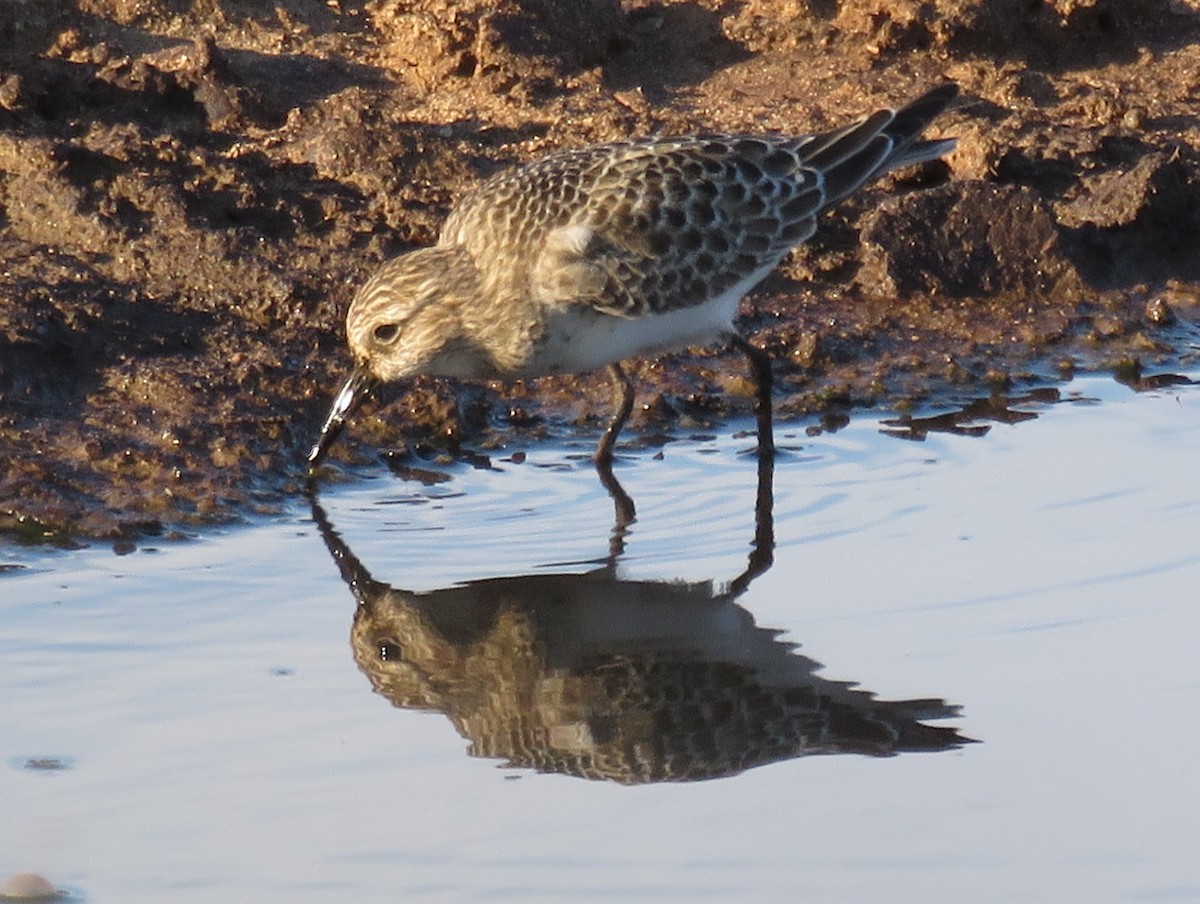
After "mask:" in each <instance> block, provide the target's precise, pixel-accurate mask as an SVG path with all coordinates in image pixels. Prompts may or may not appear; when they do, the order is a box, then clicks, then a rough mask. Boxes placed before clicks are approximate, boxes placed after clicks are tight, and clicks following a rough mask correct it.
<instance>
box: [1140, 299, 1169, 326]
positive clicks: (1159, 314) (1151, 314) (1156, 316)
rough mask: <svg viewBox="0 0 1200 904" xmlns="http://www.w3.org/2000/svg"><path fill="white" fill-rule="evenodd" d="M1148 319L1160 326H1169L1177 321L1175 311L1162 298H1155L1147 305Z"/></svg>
mask: <svg viewBox="0 0 1200 904" xmlns="http://www.w3.org/2000/svg"><path fill="white" fill-rule="evenodd" d="M1146 319H1147V320H1149V321H1150V322H1151V323H1156V324H1158V325H1159V326H1168V325H1169V324H1172V323H1174V322H1175V312H1174V311H1172V310H1171V306H1170V305H1169V304H1167V302H1166V301H1165V300H1164V299H1162V298H1155V299H1154V300H1153V301H1151V302H1150V303H1149V304H1147V305H1146Z"/></svg>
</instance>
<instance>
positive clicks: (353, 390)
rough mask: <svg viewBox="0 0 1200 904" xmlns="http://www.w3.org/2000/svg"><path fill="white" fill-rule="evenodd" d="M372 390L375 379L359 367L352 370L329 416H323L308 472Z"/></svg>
mask: <svg viewBox="0 0 1200 904" xmlns="http://www.w3.org/2000/svg"><path fill="white" fill-rule="evenodd" d="M374 388H375V378H374V377H373V376H371V375H370V374H369V373H367V372H366V371H365V370H363V369H362V368H361V367H356V368H354V372H353V373H352V374H350V376H349V377H347V378H346V382H345V383H343V384H342V388H341V389H340V390H339V391H338V394H337V397H336V398H334V400H333V404H332V405H331V406H330V407H329V414H327V415H326V416H325V423H324V424H322V425H321V433H320V435H319V436H318V437H317V441H316V443H315V444H314V445H313V447H312V449H310V450H309V453H308V469H309V470H310V471H311V470H313V469H314V468H316V467H317V466H318V465H319V464H320V463H321V462H322V461H323V460H324V458H325V456H326V454H327V453H328V452H329V449H330V447H331V446H332V445H333V443H334V441H335V440H336V439H337V438H338V436H339V435H341V432H342V428H343V427H344V426H345V425H346V418H348V417H349V416H350V415H352V414H353V413H354V412H355V411H357V410H358V408H359V406H360V405H362V403H363V402H364V401H365V400H366V399H367V397H368V396H370V395H371V390H372V389H374Z"/></svg>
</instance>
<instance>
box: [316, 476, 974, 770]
mask: <svg viewBox="0 0 1200 904" xmlns="http://www.w3.org/2000/svg"><path fill="white" fill-rule="evenodd" d="M771 467H772V466H771V462H770V457H763V458H760V464H759V486H758V494H757V497H756V536H755V541H754V545H753V552H752V553H751V555H750V558H749V562H748V564H747V567H746V569H745V571H744V572H743V573H742V574H741V575H739V576H737V577H736V578H734V579H733V580H732V581H730V582H729V583H728V584H718V583H716V582H714V581H701V582H692V583H689V582H682V581H649V580H626V579H623V578H622V577H621V576H620V575H619V574H618V567H617V560H618V557H619V555H620V549H621V543H620V542H619V538H620V537H623V536H624V531H625V528H626V527H627V525H625V524H622V523H621V516H620V512H619V510H618V525H617V529H616V531H614V536H615V537H617V538H618V542H617V543H616V544H614V545H613V546H612V547H611V548H610V552H609V555H608V556H607V558H606V559H605V560H604V564H603V565H602V566H601V567H597V568H593V569H592V570H589V571H585V572H582V573H577V574H534V575H527V576H520V577H501V578H492V579H487V580H474V581H468V582H464V583H461V584H456V585H453V586H450V587H446V588H444V589H439V590H433V591H429V592H421V593H416V592H411V591H408V590H404V589H402V588H399V587H392V586H389V585H387V584H384V583H382V582H380V581H377V580H375V579H374V578H373V577H372V576H371V574H370V572H369V571H368V570H367V568H366V567H365V566H364V565H363V563H362V562H361V561H360V560H359V559H358V558H357V557H356V556H355V555H354V553H353V552H352V551H351V550H350V548H349V547H348V546H347V545H346V543H345V542H344V541H343V540H342V539H341V537H340V536H339V535H338V534H337V532H336V531H335V530H334V529H333V527H332V525H331V524H330V521H329V519H328V517H327V515H326V513H325V511H324V510H323V509H322V507H321V506H320V505H319V504H318V503H317V502H316V500H315V498H313V500H312V511H313V518H314V520H315V521H316V523H317V525H318V527H319V528H320V531H321V534H322V537H323V538H324V540H325V543H326V545H327V546H328V548H329V551H330V552H331V553H332V555H333V558H334V561H335V562H336V563H337V566H338V569H339V570H340V571H341V574H342V577H343V579H344V580H345V581H346V584H347V585H348V586H349V588H350V590H351V592H352V593H353V595H354V598H355V600H356V601H357V603H358V606H357V609H356V611H355V614H354V623H353V628H352V631H351V645H352V647H353V651H354V657H355V660H356V661H357V663H358V666H359V668H360V669H361V670H362V672H363V673H364V674H365V675H366V676H367V678H368V679H369V680H370V682H371V685H372V687H373V688H374V690H375V691H376V692H377V693H379V694H382V695H383V696H385V697H386V698H388V699H389V700H391V701H392V703H393V704H395V705H396V706H399V707H403V708H405V709H421V710H432V711H436V712H440V713H443V714H444V715H445V716H446V717H447V718H449V719H450V721H451V722H452V723H453V724H454V727H455V729H457V731H458V732H459V734H461V735H462V736H463V737H464V738H465V739H466V740H467V741H468V742H469V753H470V754H471V755H472V756H478V757H488V758H495V759H499V760H503V761H504V762H505V764H506V765H508V766H510V767H519V768H525V769H533V770H537V771H539V772H556V773H562V774H565V775H573V776H578V777H582V778H589V779H600V780H606V781H613V782H620V783H623V784H644V783H648V782H663V781H695V780H701V779H711V778H718V777H722V776H730V775H735V774H737V773H739V772H743V771H745V770H747V769H750V768H753V767H755V766H761V765H764V764H767V763H772V762H776V761H779V760H785V759H790V758H794V757H800V756H807V755H811V754H833V753H857V754H866V755H870V756H891V755H894V754H897V753H902V752H908V751H935V750H947V749H951V748H956V747H959V746H961V745H962V744H964V743H967V742H968V739H966V738H964V737H963V736H962V735H960V734H958V732H957V731H955V730H954V729H952V728H948V727H940V726H930V725H926V724H924V721H923V720H930V719H941V718H946V717H951V716H955V715H957V714H958V709H957V707H953V706H949V705H947V704H946V703H945V701H943V700H940V699H923V700H902V701H884V700H877V699H875V697H874V696H873V695H872V694H870V693H868V692H866V691H863V690H858V689H856V688H855V687H854V686H853V684H851V683H848V682H839V681H829V680H826V679H824V678H820V677H818V676H817V674H816V672H817V671H818V670H819V669H820V663H817V662H815V661H814V660H812V659H809V658H808V657H806V656H802V655H800V654H799V653H797V652H796V647H795V645H794V644H791V643H787V642H785V641H782V640H780V638H779V634H780V632H779V631H775V630H771V629H769V628H762V627H758V626H757V625H756V624H755V622H754V617H753V616H752V615H751V614H750V612H749V611H747V610H746V609H745V608H743V607H742V606H739V605H738V604H737V602H736V599H737V598H738V597H739V596H740V595H741V594H742V593H743V592H744V591H745V589H746V587H747V586H748V585H749V583H750V582H751V581H752V580H753V579H754V578H755V577H756V576H757V575H758V574H761V573H762V571H764V570H765V569H766V568H768V567H769V566H770V564H771V553H772V550H773V546H774V541H773V536H772V527H771V520H770V518H771V476H772V475H771Z"/></svg>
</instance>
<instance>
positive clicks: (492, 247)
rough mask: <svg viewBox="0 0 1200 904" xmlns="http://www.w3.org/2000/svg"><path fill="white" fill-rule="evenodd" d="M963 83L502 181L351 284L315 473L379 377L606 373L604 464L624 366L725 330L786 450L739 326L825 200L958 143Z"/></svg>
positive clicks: (635, 146) (767, 379) (645, 142)
mask: <svg viewBox="0 0 1200 904" xmlns="http://www.w3.org/2000/svg"><path fill="white" fill-rule="evenodd" d="M957 92H958V89H957V87H956V86H955V85H954V84H952V83H946V84H943V85H941V86H939V87H937V88H934V89H933V90H931V91H929V92H927V93H926V94H924V95H922V96H921V97H918V98H917V99H916V100H914V101H912V102H911V103H909V104H908V105H906V106H904V107H901V108H900V109H897V110H893V109H883V110H878V111H877V112H875V113H872V114H871V115H869V116H866V117H864V118H863V119H860V120H859V121H857V122H855V123H852V124H850V125H848V126H844V127H842V128H839V129H834V130H831V131H828V132H821V133H816V134H810V135H799V136H784V135H742V134H730V135H725V134H720V135H693V136H685V137H679V138H646V139H639V140H631V141H620V142H615V143H612V144H601V145H593V146H590V147H584V148H579V149H576V150H567V151H561V152H558V153H555V154H551V155H550V156H547V157H544V158H542V159H540V160H537V161H535V162H533V163H531V164H528V165H526V166H524V167H520V168H518V169H513V170H510V171H507V172H504V173H501V174H499V175H497V176H495V177H493V178H492V179H489V180H488V181H487V182H485V183H484V184H483V185H481V186H480V187H479V188H477V189H476V190H475V191H473V192H471V193H470V194H468V195H467V196H466V197H464V198H463V199H462V200H461V201H459V202H458V204H457V205H456V206H455V207H454V209H453V210H452V211H451V213H450V216H449V217H448V218H447V219H446V223H445V225H444V226H443V228H442V233H441V236H440V238H439V239H438V243H437V244H436V245H435V246H433V247H431V248H423V249H419V250H416V251H412V252H409V253H407V254H404V255H402V256H400V257H397V258H394V259H393V260H391V261H389V262H388V263H386V264H384V266H383V267H381V268H380V269H379V270H378V271H377V272H376V273H375V274H374V275H373V276H372V277H371V278H370V279H368V280H367V282H366V283H365V284H364V285H363V286H362V288H361V289H359V291H358V293H357V295H355V297H354V300H353V302H352V303H351V305H350V310H349V312H348V313H347V315H346V333H347V338H348V341H349V344H350V349H351V351H352V353H353V355H354V358H355V361H356V365H355V368H354V371H353V372H352V373H351V375H350V377H349V378H348V379H347V380H346V382H345V383H344V384H343V386H342V388H341V391H340V392H339V393H338V395H337V397H336V398H335V399H334V402H333V405H332V407H331V408H330V411H329V415H328V416H327V417H326V419H325V423H324V425H323V426H322V428H321V433H320V436H319V438H318V440H317V442H316V444H315V445H314V446H313V448H312V451H311V452H309V454H308V461H309V465H310V468H315V467H316V466H317V465H318V464H320V462H321V460H322V459H323V458H324V457H325V455H326V453H327V452H328V450H329V447H330V446H331V445H332V444H333V442H334V440H335V439H336V438H337V436H338V434H339V433H340V432H341V430H342V427H343V425H344V423H345V420H346V418H347V417H348V416H349V415H350V414H352V413H353V412H354V411H355V410H356V409H357V407H358V406H359V404H360V403H361V402H362V400H363V399H364V398H366V397H367V396H368V395H369V394H370V391H371V389H372V388H373V387H374V386H375V385H376V384H378V383H380V382H384V383H390V382H393V381H398V380H404V379H407V378H409V377H414V376H416V375H418V374H431V375H433V376H446V377H459V378H464V379H520V378H526V377H538V376H545V375H549V374H561V373H578V372H584V371H590V370H594V369H597V368H600V367H607V368H608V369H609V371H610V373H611V375H612V378H613V380H614V385H615V388H616V390H617V395H618V404H617V408H616V411H615V413H614V414H613V416H612V419H611V421H610V422H609V424H608V427H607V429H606V430H605V432H604V434H603V436H602V437H601V439H600V443H599V445H598V447H597V449H596V455H595V457H596V461H597V462H598V463H600V464H607V463H608V462H610V461H611V459H612V452H613V445H614V443H615V442H616V438H617V434H618V433H619V432H620V430H621V427H622V425H623V424H624V422H625V420H626V418H627V417H628V416H629V412H630V411H631V410H632V407H633V399H634V390H633V386H632V384H631V383H630V381H629V378H628V377H627V376H626V375H625V372H624V371H623V370H622V368H621V364H620V362H621V361H623V360H624V359H626V358H631V357H635V356H639V355H646V354H653V353H655V352H660V351H665V350H668V349H674V348H681V347H686V346H691V345H701V344H707V343H710V342H713V341H715V340H720V339H724V340H726V341H728V342H730V343H732V344H733V345H735V346H736V347H737V348H739V349H740V350H741V351H742V352H744V353H745V354H746V356H747V358H748V359H749V362H750V366H751V369H752V371H753V373H754V377H755V381H756V384H757V391H758V392H757V399H756V411H757V415H758V448H759V454H760V455H771V454H773V451H774V446H773V440H772V436H771V362H770V358H769V357H768V355H767V354H766V352H764V351H762V350H761V349H759V348H757V347H755V346H753V345H751V344H750V343H749V342H748V341H747V340H746V339H745V338H744V337H743V336H742V335H741V334H740V333H738V332H737V330H736V329H735V328H734V325H733V319H734V315H735V314H736V312H737V307H738V302H739V301H740V300H741V298H742V297H743V296H744V295H745V294H746V293H747V292H749V291H750V289H752V288H753V287H754V286H755V285H757V284H758V283H759V282H760V281H761V280H762V279H763V278H764V277H765V276H766V275H767V274H768V273H770V272H771V270H772V269H774V268H775V266H776V265H777V264H778V263H779V261H780V260H781V259H782V258H783V257H784V255H786V254H787V253H788V251H789V250H791V249H792V248H794V247H795V246H796V245H799V244H800V243H801V242H803V241H805V240H806V239H808V238H809V237H810V236H811V235H812V234H813V232H814V231H815V229H816V225H817V217H818V216H820V214H821V213H822V212H823V211H825V210H826V209H828V208H829V207H831V206H832V205H833V204H835V203H837V202H838V201H840V200H842V199H843V198H845V197H846V196H847V195H849V194H851V193H852V192H853V191H855V190H856V189H857V188H859V186H861V185H863V184H864V183H865V182H867V181H869V180H870V179H872V178H874V177H876V176H879V175H881V174H882V173H885V172H887V171H888V170H893V169H897V168H899V167H903V166H909V165H912V164H917V163H922V162H925V161H927V160H933V159H935V158H937V157H940V156H942V155H943V154H945V153H946V152H947V151H949V150H950V149H951V148H952V147H953V145H954V142H953V140H952V139H945V140H940V141H929V140H924V139H922V137H921V136H922V133H923V132H924V130H925V128H926V127H927V126H928V125H929V124H930V122H932V120H933V119H934V118H935V117H936V116H937V115H938V114H939V113H941V112H942V111H943V110H944V109H945V108H946V107H947V105H948V104H949V103H950V101H951V100H953V98H954V97H955V95H956V94H957Z"/></svg>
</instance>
